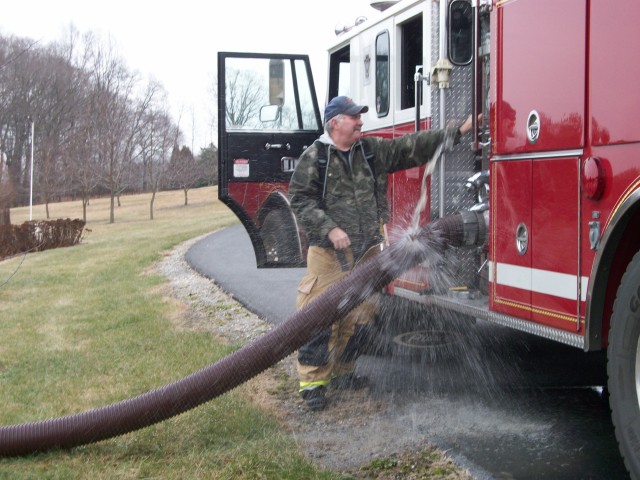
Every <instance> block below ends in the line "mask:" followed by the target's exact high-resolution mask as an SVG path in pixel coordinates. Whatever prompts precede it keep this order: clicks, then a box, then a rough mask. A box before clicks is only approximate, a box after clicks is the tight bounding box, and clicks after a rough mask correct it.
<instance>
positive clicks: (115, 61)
mask: <svg viewBox="0 0 640 480" xmlns="http://www.w3.org/2000/svg"><path fill="white" fill-rule="evenodd" d="M136 82H137V78H136V76H135V75H133V74H131V73H129V72H128V71H127V70H126V68H125V66H124V64H123V62H122V60H121V59H120V58H118V57H117V56H116V55H115V53H114V51H113V49H112V48H111V47H109V48H103V47H98V48H97V49H96V50H95V51H94V52H93V56H92V84H93V88H94V94H93V101H94V102H95V103H94V111H95V121H96V123H97V125H96V132H97V151H98V158H99V160H100V163H101V165H102V175H103V183H104V186H105V188H106V189H107V190H108V192H109V196H110V210H109V223H114V222H115V201H116V197H117V196H118V195H119V194H120V193H121V192H122V190H123V189H124V188H125V185H124V183H123V181H124V179H125V173H126V170H127V169H128V168H130V167H131V164H132V162H133V161H134V160H135V157H136V155H137V153H139V152H136V142H135V140H136V136H137V135H138V133H139V131H140V128H141V126H142V120H143V118H144V113H145V111H146V108H147V106H148V105H149V102H150V101H151V99H152V98H153V94H154V92H155V90H154V89H153V88H148V89H147V91H146V92H145V94H144V96H143V97H142V99H141V100H138V101H137V102H135V97H134V93H135V87H136ZM132 105H134V106H133V107H132Z"/></svg>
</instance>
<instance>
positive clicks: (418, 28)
mask: <svg viewBox="0 0 640 480" xmlns="http://www.w3.org/2000/svg"><path fill="white" fill-rule="evenodd" d="M400 39H401V40H400V41H401V50H400V51H401V52H402V59H401V64H400V69H401V70H400V88H401V92H400V108H401V109H405V108H413V107H415V103H416V100H415V98H416V97H415V95H416V92H415V90H416V87H415V81H414V75H415V73H416V67H417V66H418V65H422V64H423V61H422V15H417V16H415V17H413V18H412V19H410V20H408V21H406V22H404V23H402V24H400Z"/></svg>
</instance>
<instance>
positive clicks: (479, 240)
mask: <svg viewBox="0 0 640 480" xmlns="http://www.w3.org/2000/svg"><path fill="white" fill-rule="evenodd" d="M486 231H487V228H486V222H485V221H484V218H483V216H482V214H479V213H475V212H465V213H459V214H454V215H451V216H448V217H444V218H441V219H439V220H436V221H434V222H431V223H429V224H427V225H426V226H425V227H424V228H422V229H421V230H419V231H417V232H414V233H411V234H408V235H406V236H405V237H404V238H403V239H401V240H400V241H398V242H396V243H394V244H392V245H391V246H390V247H388V248H387V249H385V250H383V251H381V252H380V253H379V254H378V255H377V256H375V257H374V258H372V259H371V260H369V261H367V262H365V263H363V264H362V265H361V266H358V267H357V268H356V269H354V270H353V271H352V272H351V273H350V274H349V275H347V276H346V277H345V278H344V279H342V280H341V281H339V282H337V283H336V284H335V285H334V286H333V287H332V288H330V289H329V290H327V291H326V292H325V293H324V294H323V295H321V296H320V297H318V298H317V299H316V300H314V301H313V302H311V303H310V304H308V305H307V306H305V307H304V308H303V309H301V310H299V311H297V312H296V313H295V314H294V315H293V316H292V317H290V318H289V319H287V320H286V321H284V322H282V323H281V324H280V325H278V326H277V327H276V328H274V329H273V330H271V331H270V332H268V333H266V334H265V335H263V336H262V337H260V338H258V339H256V340H255V341H253V342H252V343H250V344H248V345H246V346H244V347H243V348H241V349H239V350H237V351H236V352H234V353H232V354H231V355H228V356H227V357H225V358H223V359H221V360H219V361H218V362H216V363H213V364H211V365H209V366H208V367H205V368H203V369H202V370H199V371H197V372H195V373H193V374H191V375H189V376H187V377H185V378H183V379H181V380H178V381H176V382H173V383H171V384H168V385H166V386H164V387H161V388H158V389H155V390H152V391H149V392H147V393H144V394H142V395H139V396H137V397H134V398H131V399H128V400H123V401H120V402H116V403H113V404H111V405H107V406H105V407H101V408H97V409H94V410H90V411H87V412H83V413H78V414H74V415H68V416H64V417H60V418H55V419H50V420H46V421H41V422H34V423H26V424H20V425H11V426H4V427H0V455H1V456H5V457H6V456H17V455H27V454H31V453H36V452H44V451H48V450H51V449H56V448H59V449H63V448H72V447H76V446H80V445H86V444H89V443H95V442H98V441H101V440H106V439H109V438H113V437H116V436H119V435H123V434H125V433H129V432H133V431H135V430H138V429H141V428H144V427H148V426H150V425H153V424H155V423H159V422H162V421H164V420H167V419H169V418H172V417H174V416H176V415H179V414H181V413H184V412H186V411H188V410H190V409H192V408H195V407H197V406H199V405H201V404H203V403H205V402H207V401H209V400H212V399H213V398H215V397H217V396H219V395H222V394H223V393H226V392H228V391H230V390H231V389H233V388H235V387H237V386H238V385H240V384H242V383H244V382H246V381H248V380H250V379H251V378H253V377H254V376H256V375H258V374H259V373H261V372H263V371H264V370H266V369H267V368H269V367H270V366H272V365H275V364H276V363H277V362H279V361H280V360H282V359H284V358H285V357H287V356H288V355H290V354H291V353H293V352H294V351H296V350H298V349H299V348H300V347H301V346H302V345H304V344H305V343H306V342H307V341H308V340H309V338H311V337H312V336H314V335H315V334H316V333H317V332H319V331H321V330H322V329H324V328H326V327H328V326H330V325H331V324H332V323H333V322H334V321H335V320H337V319H338V318H340V317H342V316H344V315H345V314H346V313H347V312H349V311H350V310H352V309H353V308H355V307H356V306H358V305H359V304H360V303H362V302H363V301H364V300H365V299H366V298H368V297H369V296H370V295H371V294H372V293H374V292H376V291H379V290H380V289H382V288H383V287H384V286H385V285H387V284H388V283H389V282H391V281H392V280H393V279H394V278H396V277H397V276H399V275H400V274H401V273H403V272H404V271H406V270H408V269H410V268H412V267H413V266H415V265H418V264H419V263H421V262H424V261H425V260H427V259H428V258H429V255H430V254H432V252H437V253H440V252H442V251H443V250H444V249H446V247H447V246H448V245H452V246H471V245H482V244H483V242H484V241H486Z"/></svg>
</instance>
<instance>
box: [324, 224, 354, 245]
mask: <svg viewBox="0 0 640 480" xmlns="http://www.w3.org/2000/svg"><path fill="white" fill-rule="evenodd" d="M328 237H329V240H331V243H332V244H333V248H335V249H336V250H342V249H344V248H347V247H349V246H350V245H351V240H350V239H349V235H347V232H345V231H344V230H342V229H341V228H340V227H335V228H333V229H332V230H331V231H330V232H329V235H328Z"/></svg>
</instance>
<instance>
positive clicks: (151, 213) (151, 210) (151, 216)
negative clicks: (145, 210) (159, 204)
mask: <svg viewBox="0 0 640 480" xmlns="http://www.w3.org/2000/svg"><path fill="white" fill-rule="evenodd" d="M155 200H156V191H155V190H154V191H153V193H152V194H151V203H150V205H149V220H153V202H155Z"/></svg>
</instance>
